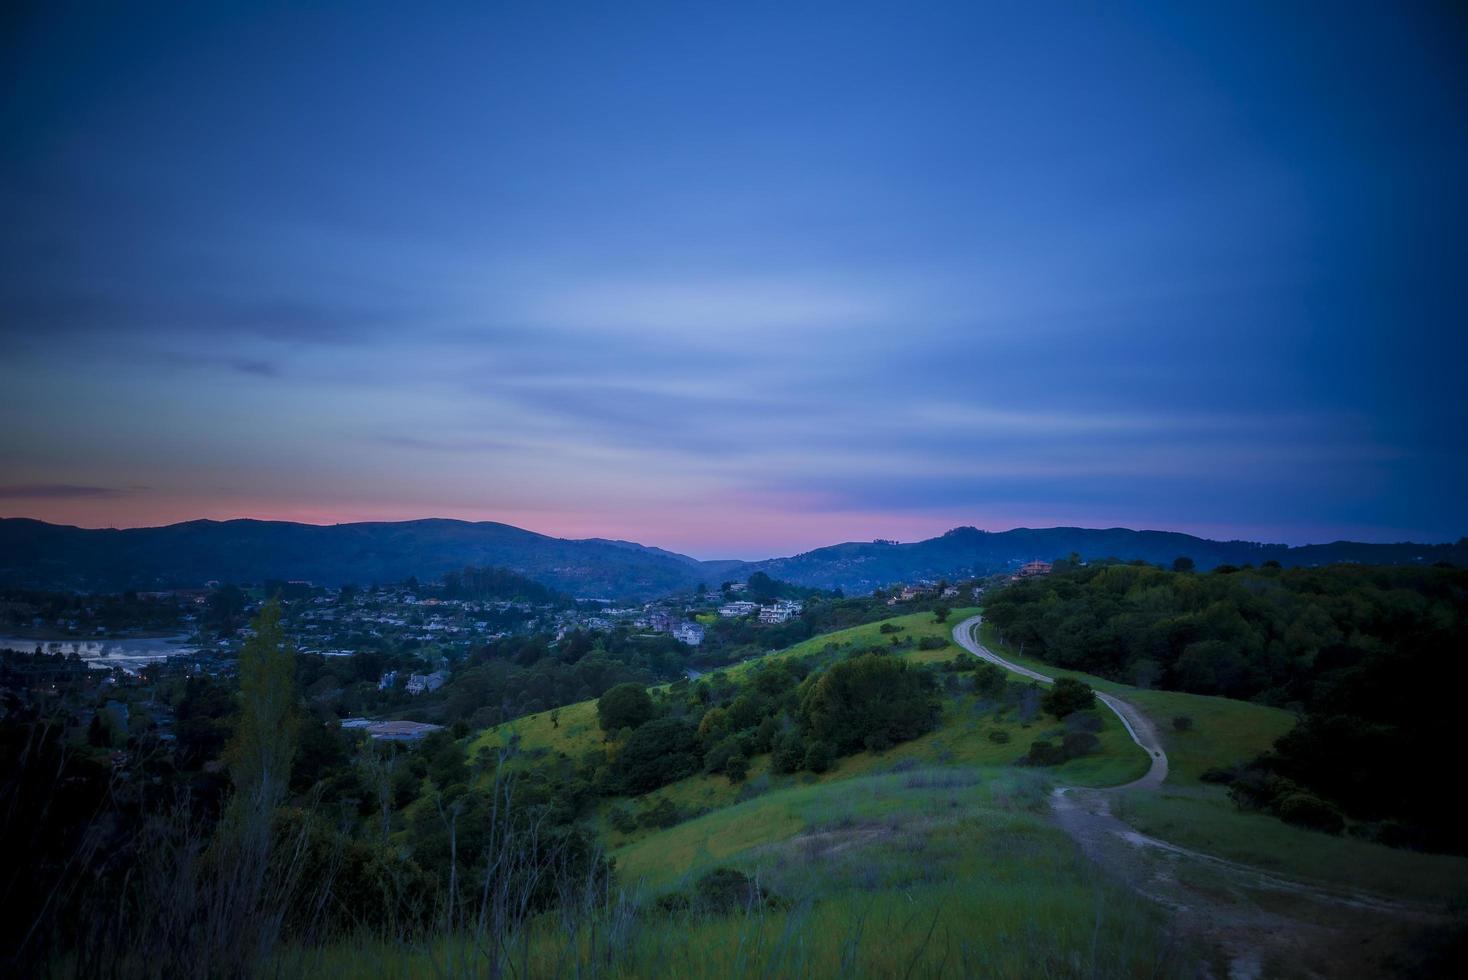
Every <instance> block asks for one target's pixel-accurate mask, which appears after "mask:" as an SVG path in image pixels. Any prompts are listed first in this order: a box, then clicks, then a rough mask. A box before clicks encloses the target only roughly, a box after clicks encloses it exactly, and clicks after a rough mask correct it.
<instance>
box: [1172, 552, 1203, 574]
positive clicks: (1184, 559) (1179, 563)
mask: <svg viewBox="0 0 1468 980" xmlns="http://www.w3.org/2000/svg"><path fill="white" fill-rule="evenodd" d="M1196 567H1197V566H1196V565H1195V564H1194V562H1193V559H1191V558H1189V557H1188V556H1187V555H1180V556H1178V557H1177V558H1174V559H1173V560H1172V570H1173V571H1174V572H1191V571H1192V570H1193V569H1194V568H1196Z"/></svg>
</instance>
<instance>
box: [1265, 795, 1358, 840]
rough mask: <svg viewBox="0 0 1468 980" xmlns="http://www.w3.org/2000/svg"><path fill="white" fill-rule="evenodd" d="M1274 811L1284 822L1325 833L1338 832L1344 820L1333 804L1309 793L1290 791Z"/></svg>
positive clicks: (1344, 824)
mask: <svg viewBox="0 0 1468 980" xmlns="http://www.w3.org/2000/svg"><path fill="white" fill-rule="evenodd" d="M1276 812H1278V813H1279V818H1280V819H1281V820H1283V821H1284V822H1285V823H1292V824H1294V825H1295V826H1296V827H1307V828H1309V829H1310V830H1322V831H1324V832H1325V833H1327V834H1339V833H1340V832H1341V831H1342V830H1344V829H1345V826H1346V821H1345V818H1344V817H1342V816H1341V811H1340V810H1338V809H1336V807H1335V805H1334V804H1332V803H1328V802H1326V801H1325V800H1322V799H1321V798H1320V797H1318V796H1314V795H1312V794H1310V793H1290V794H1288V795H1286V796H1284V797H1282V798H1281V799H1280V801H1279V802H1278V803H1277V804H1276Z"/></svg>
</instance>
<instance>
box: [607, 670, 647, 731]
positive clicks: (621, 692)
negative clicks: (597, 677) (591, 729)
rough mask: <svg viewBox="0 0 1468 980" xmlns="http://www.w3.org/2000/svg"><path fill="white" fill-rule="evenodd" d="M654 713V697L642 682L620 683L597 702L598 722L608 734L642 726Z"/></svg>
mask: <svg viewBox="0 0 1468 980" xmlns="http://www.w3.org/2000/svg"><path fill="white" fill-rule="evenodd" d="M652 715H653V707H652V697H651V696H649V695H648V693H647V688H645V687H643V686H642V685H641V684H633V683H630V682H629V683H625V684H618V685H617V686H616V687H613V688H612V689H611V690H609V691H607V693H605V694H603V695H602V696H601V697H600V698H598V699H597V702H596V720H597V724H599V725H600V726H601V730H602V731H603V732H606V733H608V734H611V733H612V732H618V731H621V730H622V729H624V728H638V727H641V726H642V725H643V724H644V723H645V722H647V721H648V720H649V719H651V718H652Z"/></svg>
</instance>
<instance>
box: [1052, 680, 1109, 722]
mask: <svg viewBox="0 0 1468 980" xmlns="http://www.w3.org/2000/svg"><path fill="white" fill-rule="evenodd" d="M1095 706H1096V693H1095V692H1094V691H1092V690H1091V685H1089V684H1087V683H1085V682H1083V681H1078V680H1076V679H1075V678H1074V677H1061V678H1059V679H1058V680H1056V682H1055V683H1054V684H1051V685H1050V690H1048V691H1046V692H1045V693H1044V694H1043V695H1041V697H1040V707H1041V708H1042V709H1043V710H1044V711H1045V712H1046V713H1047V714H1050V715H1054V716H1055V717H1056V718H1064V717H1065V716H1066V715H1069V714H1073V713H1075V712H1077V711H1085V710H1087V709H1089V708H1093V707H1095Z"/></svg>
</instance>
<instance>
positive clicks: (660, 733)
mask: <svg viewBox="0 0 1468 980" xmlns="http://www.w3.org/2000/svg"><path fill="white" fill-rule="evenodd" d="M698 770H699V754H698V733H697V732H695V731H694V728H693V726H692V725H690V724H689V723H688V722H686V721H684V720H683V719H681V718H656V719H653V720H652V721H649V722H647V723H645V724H643V725H642V726H641V727H640V728H638V729H637V730H636V731H635V732H633V733H632V737H631V738H629V739H628V740H627V744H626V745H624V746H623V747H622V751H621V753H620V754H618V756H617V772H618V775H619V776H620V777H621V782H622V788H623V789H624V790H625V791H626V792H627V793H629V794H631V795H633V796H640V795H642V794H643V793H646V792H649V791H651V790H655V789H657V788H658V787H659V786H666V785H667V784H668V783H672V782H677V781H678V780H680V779H683V778H684V777H686V776H692V775H693V774H695V773H696V772H698Z"/></svg>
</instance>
